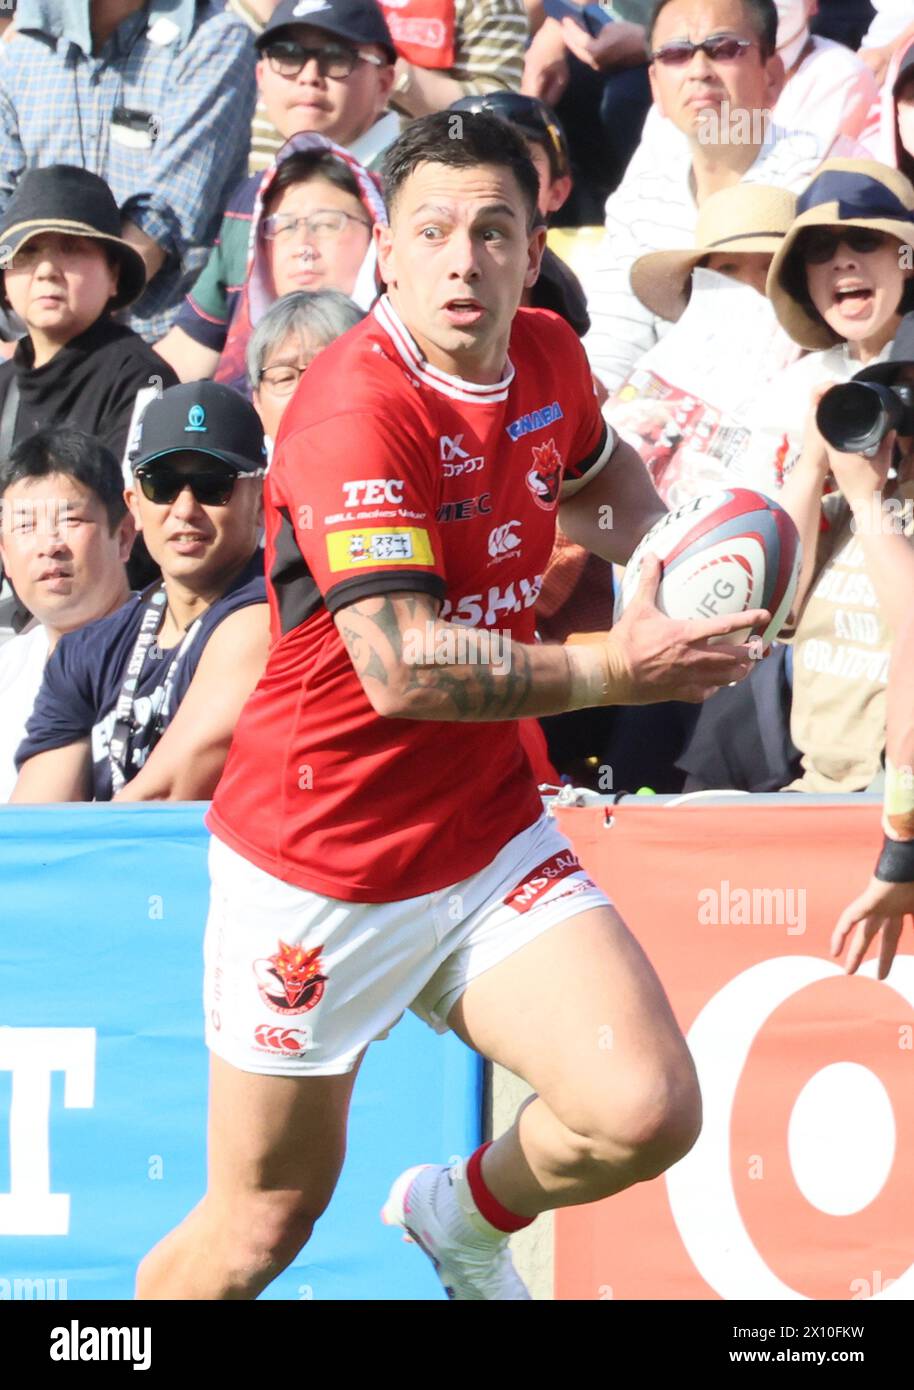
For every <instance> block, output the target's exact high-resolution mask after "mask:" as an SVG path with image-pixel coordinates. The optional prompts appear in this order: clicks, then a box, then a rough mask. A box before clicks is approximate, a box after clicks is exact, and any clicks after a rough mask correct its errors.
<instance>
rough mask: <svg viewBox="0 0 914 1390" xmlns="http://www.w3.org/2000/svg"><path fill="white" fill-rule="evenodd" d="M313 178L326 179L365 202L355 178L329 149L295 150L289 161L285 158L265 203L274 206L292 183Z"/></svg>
mask: <svg viewBox="0 0 914 1390" xmlns="http://www.w3.org/2000/svg"><path fill="white" fill-rule="evenodd" d="M311 179H326V181H327V183H332V184H333V186H334V188H339V189H340V190H341V191H342V192H343V193H350V194H351V195H352V197H353V198H358V200H359V202H361V201H362V194H361V192H360V190H359V185H358V184H357V183H356V181H355V175H354V174H353V172H352V170H351V169H350V168H349V167H348V165H346V164H344V163H343V161H342V160H341V159H337V157H336V155H335V154H331V152H330V151H329V150H296V151H295V153H294V154H290V155H289V157H288V159H284V160H283V162H282V163H281V164H280V166H279V168H278V169H277V170H276V173H275V175H274V176H273V181H272V183H271V184H270V189H269V192H268V193H267V196H266V199H265V200H264V201H265V204H266V205H267V206H269V205H271V204H272V203H274V202H275V201H276V198H277V197H278V195H279V194H280V193H282V191H283V190H284V189H286V188H291V187H292V185H293V184H296V183H309V182H310V181H311Z"/></svg>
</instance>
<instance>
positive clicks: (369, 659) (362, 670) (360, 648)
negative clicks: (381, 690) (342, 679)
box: [339, 623, 388, 685]
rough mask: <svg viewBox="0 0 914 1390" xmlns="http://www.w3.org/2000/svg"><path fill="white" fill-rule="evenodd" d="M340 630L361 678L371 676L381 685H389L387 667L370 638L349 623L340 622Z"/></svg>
mask: <svg viewBox="0 0 914 1390" xmlns="http://www.w3.org/2000/svg"><path fill="white" fill-rule="evenodd" d="M339 630H340V636H341V637H342V639H343V641H344V642H345V643H346V648H347V650H348V652H349V655H350V657H351V659H352V664H353V666H354V667H355V670H356V674H357V675H358V677H359V679H360V680H362V679H364V678H365V677H366V676H370V677H371V678H372V680H376V681H379V682H380V683H381V685H387V684H388V673H387V668H386V667H385V665H384V662H383V661H382V660H381V658H380V656H379V655H378V653H377V652H376V651H375V649H374V647H373V646H372V645H371V643H370V642H369V641H368V639H367V638H366V637H364V636H363V635H362V633H361V632H357V631H356V629H355V628H354V627H350V626H349V624H348V623H340V627H339Z"/></svg>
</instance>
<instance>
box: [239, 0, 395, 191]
mask: <svg viewBox="0 0 914 1390" xmlns="http://www.w3.org/2000/svg"><path fill="white" fill-rule="evenodd" d="M230 8H233V9H236V10H237V11H238V13H242V12H244V11H245V10H246V9H247V8H248V6H247V5H245V3H244V0H235V3H233V4H231V5H230ZM267 8H268V9H269V8H272V7H271V6H268V7H267ZM245 17H246V18H247V19H248V22H249V23H250V24H251V25H252V27H254V28H256V32H257V37H256V39H255V41H254V42H255V46H256V48H257V51H258V54H259V57H260V62H259V63H258V64H257V90H258V100H257V110H256V112H255V115H254V121H253V124H252V127H251V153H250V157H249V160H248V168H249V169H250V171H251V173H255V172H258V171H261V170H263V169H266V168H268V167H269V165H270V164H271V163H272V161H273V158H274V156H275V155H276V154H277V153H278V152H279V150H280V149H281V148H282V145H283V142H284V141H285V140H288V138H289V136H290V135H297V134H299V133H300V132H302V131H316V132H317V133H318V134H320V135H326V136H328V137H329V138H330V139H331V140H335V141H336V143H337V144H338V145H343V146H344V147H345V148H346V149H350V150H351V151H352V153H353V154H354V155H355V157H356V159H358V160H359V162H360V163H362V164H370V163H371V162H372V161H374V160H380V157H381V155H382V154H383V152H384V150H385V149H386V147H387V146H388V145H389V144H390V143H391V141H392V140H395V139H396V137H397V134H398V133H399V128H400V123H399V119H398V117H397V116H396V114H395V113H393V112H390V111H388V110H387V102H388V98H389V96H390V91H391V88H392V87H393V84H394V63H395V62H396V60H397V51H396V49H395V48H394V43H393V39H392V38H391V35H390V29H389V28H388V25H387V21H386V19H385V18H384V12H383V10H382V9H381V7H380V5H379V4H378V3H377V0H280V3H279V4H278V5H276V6H275V8H273V12H272V14H270V15H269V17H268V18H267V20H266V24H264V23H263V20H262V18H261V19H258V18H256V16H255V15H254V14H252V13H248V14H246V15H245ZM301 48H304V49H306V50H307V51H308V54H309V55H313V56H309V57H308V58H307V59H306V60H305V61H304V62H302V58H303V56H304V55H303V54H302V53H301V52H300V51H299V50H300V49H301Z"/></svg>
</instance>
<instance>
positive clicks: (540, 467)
mask: <svg viewBox="0 0 914 1390" xmlns="http://www.w3.org/2000/svg"><path fill="white" fill-rule="evenodd" d="M531 447H532V450H533V467H532V468H531V469H530V471H529V472H528V474H527V477H526V483H527V487H528V488H529V489H530V493H531V495H532V497H533V500H534V502H535V503H536V505H537V506H538V507H542V509H543V511H544V512H551V511H553V509H554V508H555V505H556V503H557V502H558V500H559V489H560V488H561V486H562V456H561V454H560V453H559V451H558V449H557V448H556V447H555V440H554V439H547V441H546V443H545V444H539V445H537V444H534V445H532V446H531Z"/></svg>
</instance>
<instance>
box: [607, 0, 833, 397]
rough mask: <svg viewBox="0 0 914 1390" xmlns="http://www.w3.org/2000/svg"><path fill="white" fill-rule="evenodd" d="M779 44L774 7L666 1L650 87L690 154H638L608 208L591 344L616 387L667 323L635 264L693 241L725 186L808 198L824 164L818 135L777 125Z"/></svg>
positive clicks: (762, 0)
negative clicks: (702, 210)
mask: <svg viewBox="0 0 914 1390" xmlns="http://www.w3.org/2000/svg"><path fill="white" fill-rule="evenodd" d="M776 38H777V10H776V8H775V5H774V0H666V3H665V4H663V5H662V6H661V7H660V8H659V9H658V10H657V12H656V17H655V20H654V24H653V28H652V30H651V33H650V43H651V50H652V62H651V68H650V78H651V88H652V91H653V94H654V101H655V103H656V105H657V108H658V110H659V111H660V113H661V115H663V116H666V117H668V119H669V121H670V122H671V123H672V124H673V125H674V126H675V127H676V129H677V131H678V132H681V133H682V135H683V136H684V137H685V138H686V144H687V150H686V152H685V153H684V155H683V156H682V157H681V158H673V159H667V158H664V159H663V160H658V161H654V160H652V159H651V158H650V157H649V156H645V157H641V156H639V154H638V153H636V155H635V157H634V159H633V160H632V163H631V165H630V166H629V170H628V172H627V174H626V176H625V179H624V180H623V182H622V184H621V186H620V187H619V188H618V189H617V190H616V192H615V193H614V194H612V196H611V197H610V198H609V200H608V201H607V204H606V230H605V234H604V238H603V242H602V246H601V248H600V250H599V252H598V254H597V256H596V258H595V262H594V265H593V268H592V270H591V273H590V274H589V275H588V276H586V278H585V283H584V288H585V291H586V292H587V296H588V308H589V311H590V316H591V322H592V327H591V331H590V333H589V335H588V336H587V338H585V340H584V346H585V347H586V349H587V351H588V355H589V357H590V361H591V366H592V367H593V369H594V371H595V372H596V374H597V376H598V377H600V378H601V379H602V381H603V382H604V384H605V385H606V386H607V388H608V389H609V390H610V392H612V391H615V390H617V389H618V387H619V386H620V385H621V384H622V382H623V381H624V380H625V378H626V377H627V375H628V373H629V371H630V370H631V368H632V367H633V366H634V365H635V363H636V362H637V360H638V358H639V357H641V356H642V355H643V354H644V353H645V352H646V351H647V350H648V349H649V348H650V347H652V346H653V345H654V343H656V342H657V341H658V338H659V336H660V334H661V333H662V332H663V331H664V328H665V325H664V324H663V323H662V321H661V320H659V319H658V318H656V316H655V315H653V314H652V313H651V312H650V310H649V309H647V308H646V307H645V306H644V305H642V304H641V303H640V302H639V300H638V299H637V298H636V296H635V294H634V293H633V291H632V288H631V285H630V282H629V272H630V269H631V266H632V263H633V262H634V261H635V260H636V259H637V258H638V257H639V256H642V255H646V254H647V253H648V252H650V251H664V250H675V249H676V248H677V247H681V246H687V245H689V244H690V242H691V241H692V239H693V237H694V233H695V224H696V221H697V218H698V208H699V206H700V205H701V203H702V202H703V201H704V199H705V198H707V197H708V196H709V195H710V194H711V193H714V192H716V191H717V190H718V189H720V188H726V187H728V186H730V185H731V184H735V183H738V182H739V181H740V180H742V179H745V180H752V181H753V182H757V183H764V184H773V185H774V186H776V187H781V188H788V189H790V190H792V191H794V192H799V191H800V190H801V189H802V188H803V187H804V186H805V185H806V183H808V181H809V179H810V178H811V177H812V174H813V173H814V172H815V170H816V168H817V167H818V165H819V164H820V163H821V160H822V149H821V144H820V141H819V139H818V138H817V137H816V136H815V135H813V134H812V133H810V132H790V131H785V130H782V129H781V128H780V127H778V126H777V125H775V124H774V123H773V122H772V121H771V120H770V113H771V109H772V107H773V106H774V103H775V102H776V100H777V98H778V96H779V95H780V92H781V88H782V86H783V81H784V67H783V63H782V62H781V59H780V58H779V57H778V55H777V53H776V52H775V44H776ZM702 45H704V46H702ZM709 50H710V51H709Z"/></svg>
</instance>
